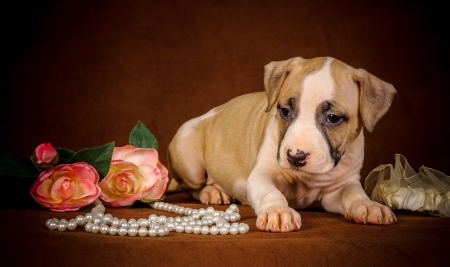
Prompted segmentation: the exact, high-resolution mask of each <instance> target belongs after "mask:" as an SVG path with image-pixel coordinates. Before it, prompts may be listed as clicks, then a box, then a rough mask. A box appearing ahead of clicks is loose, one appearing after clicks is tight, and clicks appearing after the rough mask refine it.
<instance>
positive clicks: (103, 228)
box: [100, 224, 109, 235]
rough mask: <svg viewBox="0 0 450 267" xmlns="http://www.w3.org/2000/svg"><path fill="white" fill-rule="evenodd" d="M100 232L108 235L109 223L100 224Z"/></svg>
mask: <svg viewBox="0 0 450 267" xmlns="http://www.w3.org/2000/svg"><path fill="white" fill-rule="evenodd" d="M100 233H101V234H103V235H106V234H107V233H109V227H108V225H106V224H102V225H100Z"/></svg>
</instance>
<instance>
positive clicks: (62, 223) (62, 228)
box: [58, 221, 67, 232]
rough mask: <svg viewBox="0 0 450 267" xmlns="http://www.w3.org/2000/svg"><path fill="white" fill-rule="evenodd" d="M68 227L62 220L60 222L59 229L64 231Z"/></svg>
mask: <svg viewBox="0 0 450 267" xmlns="http://www.w3.org/2000/svg"><path fill="white" fill-rule="evenodd" d="M66 229H67V224H66V223H64V222H61V221H60V222H59V224H58V231H61V232H63V231H66Z"/></svg>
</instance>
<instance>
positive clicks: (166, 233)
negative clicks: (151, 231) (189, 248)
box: [163, 226, 170, 235]
mask: <svg viewBox="0 0 450 267" xmlns="http://www.w3.org/2000/svg"><path fill="white" fill-rule="evenodd" d="M163 229H164V235H168V234H169V232H170V230H169V228H168V227H167V226H163Z"/></svg>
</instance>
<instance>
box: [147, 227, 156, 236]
mask: <svg viewBox="0 0 450 267" xmlns="http://www.w3.org/2000/svg"><path fill="white" fill-rule="evenodd" d="M148 235H149V236H151V237H155V236H157V235H158V231H156V229H153V228H151V229H149V230H148Z"/></svg>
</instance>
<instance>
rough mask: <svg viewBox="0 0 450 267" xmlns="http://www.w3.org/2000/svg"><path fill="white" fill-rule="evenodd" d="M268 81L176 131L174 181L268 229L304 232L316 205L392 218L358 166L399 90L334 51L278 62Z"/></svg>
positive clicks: (367, 217)
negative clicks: (236, 205)
mask: <svg viewBox="0 0 450 267" xmlns="http://www.w3.org/2000/svg"><path fill="white" fill-rule="evenodd" d="M264 86H265V93H264V92H257V93H251V94H247V95H243V96H240V97H237V98H235V99H232V100H230V101H229V102H227V103H225V104H223V105H221V106H219V107H216V108H214V109H212V110H211V111H209V112H208V113H206V114H205V115H203V116H201V117H198V118H195V119H193V120H190V121H188V122H186V123H185V124H184V125H183V126H182V127H181V128H180V129H179V130H178V132H177V133H176V135H175V137H174V138H173V140H172V142H171V143H170V145H169V149H168V159H169V173H170V175H171V177H173V178H174V179H175V181H176V182H174V183H173V184H176V185H177V188H178V189H179V190H186V191H188V192H189V193H190V194H191V195H192V196H193V197H194V198H196V199H197V200H199V201H201V202H202V203H205V204H228V203H230V202H232V201H233V200H238V201H240V202H241V203H243V204H250V205H252V207H253V208H254V209H255V212H256V214H257V216H258V218H257V227H258V228H259V229H260V230H268V231H271V232H290V231H295V230H298V229H300V226H301V219H300V215H299V214H298V212H296V211H295V209H301V208H305V207H308V206H309V205H310V204H311V203H312V202H314V201H319V202H320V203H321V204H322V206H323V207H324V208H325V209H326V210H327V211H330V212H336V213H340V214H343V215H345V216H346V217H347V218H350V219H354V220H355V221H356V222H358V223H372V224H392V223H393V222H394V221H395V220H396V218H395V215H394V214H393V213H392V211H391V210H390V209H389V208H387V207H385V206H383V205H381V204H379V203H375V202H373V201H371V200H370V199H369V198H368V197H367V195H366V194H365V192H364V190H363V189H362V187H361V183H360V181H359V180H360V175H359V172H360V169H361V167H362V164H363V158H364V136H363V128H366V129H367V130H368V131H369V132H371V131H373V129H374V127H375V124H376V123H377V121H378V120H379V119H380V118H381V117H382V116H383V115H384V114H385V113H386V112H387V110H388V109H389V107H390V105H391V103H392V99H393V97H394V95H395V93H396V91H395V89H394V87H393V86H392V85H391V84H389V83H386V82H384V81H382V80H380V79H378V78H377V77H375V76H374V75H372V74H370V73H368V72H367V71H365V70H363V69H354V68H353V67H351V66H349V65H347V64H345V63H343V62H341V61H338V60H336V59H333V58H329V57H320V58H313V59H308V60H307V59H303V58H300V57H296V58H291V59H288V60H285V61H279V62H271V63H269V64H268V65H266V66H265V75H264Z"/></svg>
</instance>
